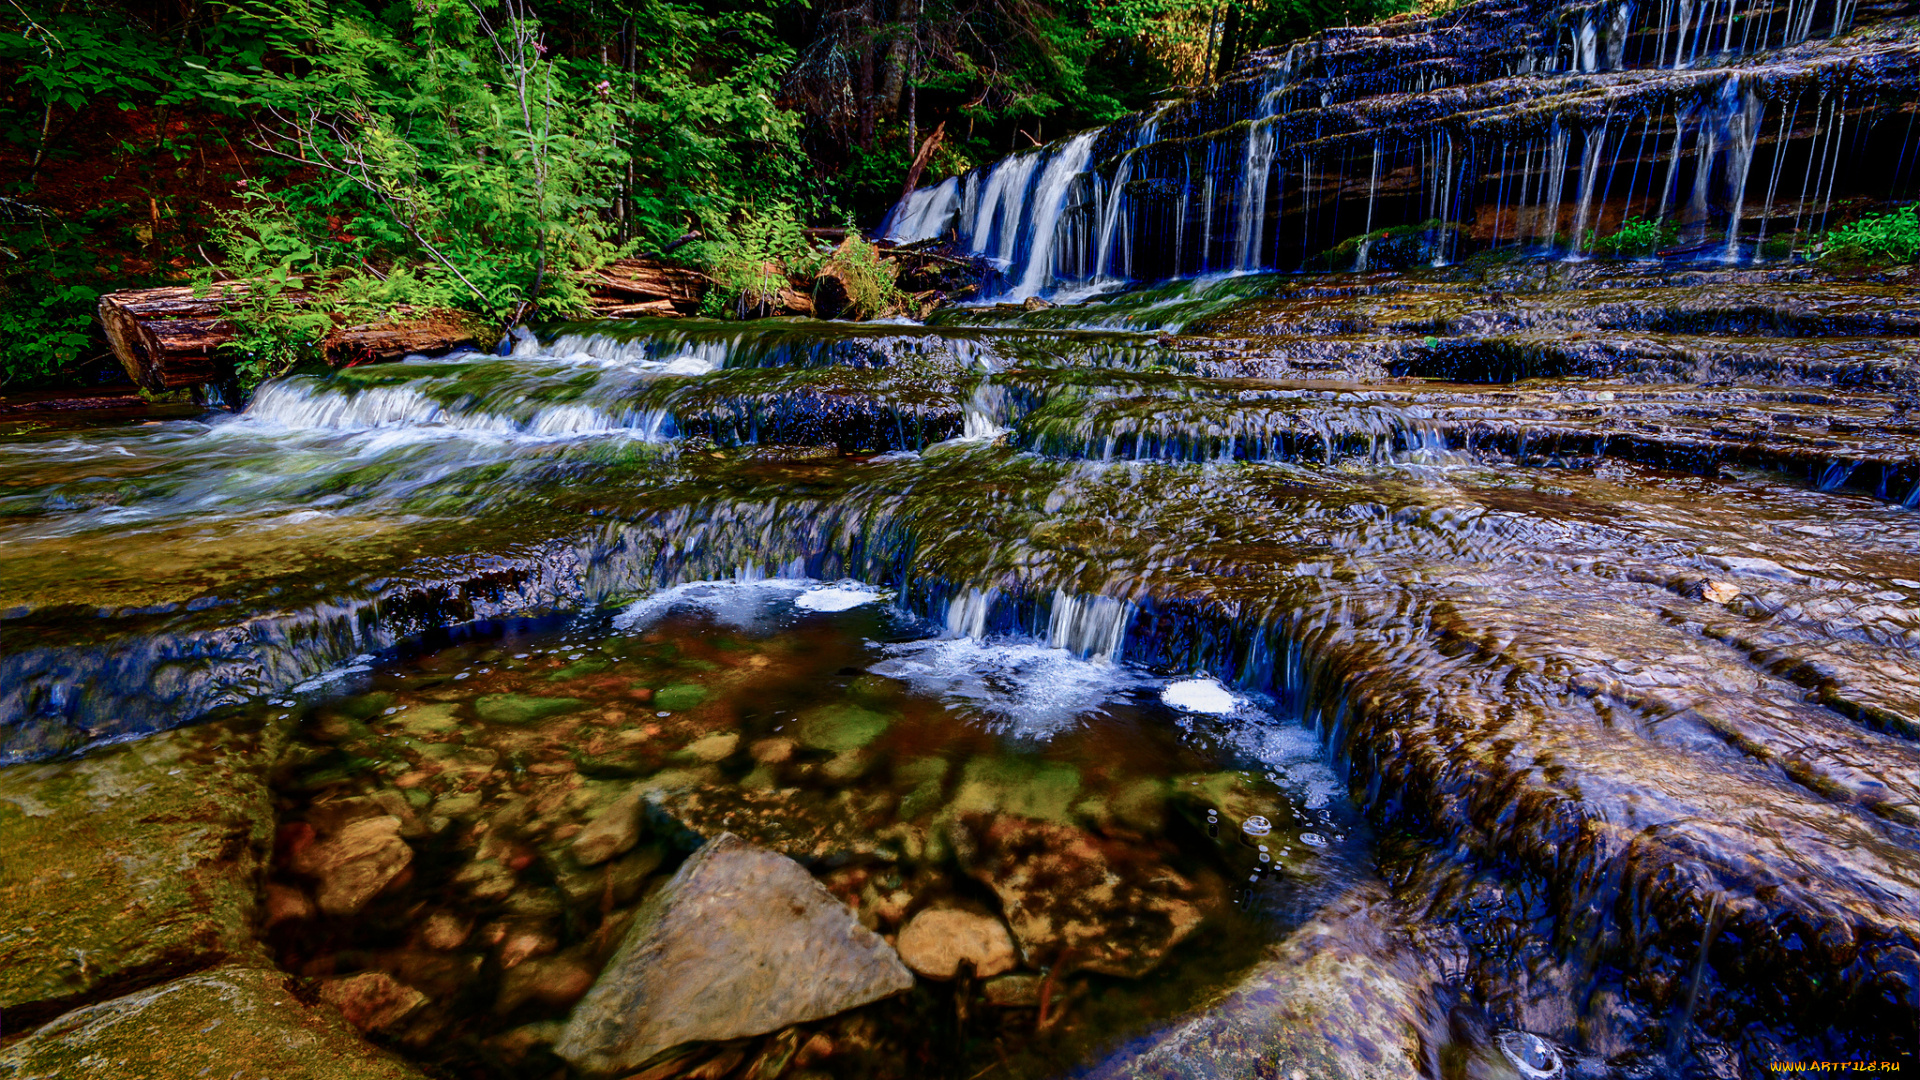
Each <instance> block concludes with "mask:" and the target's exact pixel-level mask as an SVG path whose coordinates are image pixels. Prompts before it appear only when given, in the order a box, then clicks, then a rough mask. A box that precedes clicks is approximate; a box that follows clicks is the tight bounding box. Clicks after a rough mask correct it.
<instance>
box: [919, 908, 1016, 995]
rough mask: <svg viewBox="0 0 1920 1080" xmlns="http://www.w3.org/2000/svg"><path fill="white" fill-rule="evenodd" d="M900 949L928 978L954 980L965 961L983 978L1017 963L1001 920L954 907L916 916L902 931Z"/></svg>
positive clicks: (1009, 938)
mask: <svg viewBox="0 0 1920 1080" xmlns="http://www.w3.org/2000/svg"><path fill="white" fill-rule="evenodd" d="M898 948H899V950H900V959H902V960H904V961H906V964H907V966H908V967H910V968H912V969H913V970H914V972H915V973H916V974H919V975H924V976H926V977H927V978H929V979H951V978H953V977H954V975H955V974H957V973H958V972H959V970H960V965H961V964H962V963H963V962H965V963H970V964H972V965H973V974H974V975H975V976H976V977H978V978H982V979H984V978H989V977H991V976H994V975H1000V974H1003V973H1005V972H1008V971H1012V970H1013V968H1014V965H1015V962H1016V958H1015V956H1014V951H1013V936H1012V935H1010V934H1008V933H1007V928H1006V927H1005V926H1003V925H1001V922H1000V920H999V919H995V918H992V917H990V916H986V915H976V914H974V913H973V912H971V911H959V910H956V909H952V908H929V909H928V910H926V911H922V912H921V913H920V914H918V915H915V916H914V917H913V918H912V919H911V920H910V921H908V923H907V925H906V928H905V929H903V930H901V931H900V940H899V943H898Z"/></svg>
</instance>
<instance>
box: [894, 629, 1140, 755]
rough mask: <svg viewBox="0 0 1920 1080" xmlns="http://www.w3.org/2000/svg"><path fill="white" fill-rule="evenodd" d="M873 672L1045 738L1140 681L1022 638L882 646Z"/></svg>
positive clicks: (1011, 729)
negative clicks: (884, 656)
mask: <svg viewBox="0 0 1920 1080" xmlns="http://www.w3.org/2000/svg"><path fill="white" fill-rule="evenodd" d="M886 651H887V653H888V654H889V659H887V660H884V661H882V662H881V663H879V664H876V665H874V666H873V667H872V668H871V670H872V671H873V672H874V674H876V675H885V676H888V677H890V678H895V679H899V680H901V681H902V682H905V683H907V684H908V685H909V686H911V687H913V689H914V690H916V691H918V692H920V693H923V694H927V695H929V696H931V697H937V698H940V699H942V700H944V701H945V702H947V703H948V704H949V705H950V706H953V707H955V708H958V709H960V710H961V711H963V712H968V713H972V714H975V715H977V716H979V717H980V718H981V719H984V720H986V721H988V722H989V723H990V724H991V725H992V726H993V727H994V728H995V729H996V730H998V731H1001V732H1004V733H1006V734H1009V735H1014V736H1019V737H1025V738H1040V739H1044V738H1047V737H1049V736H1051V735H1053V734H1054V733H1056V732H1059V731H1063V730H1066V729H1068V728H1071V727H1074V726H1076V725H1078V724H1079V723H1080V722H1081V721H1082V720H1084V719H1085V718H1087V717H1089V716H1095V715H1099V714H1100V713H1102V712H1103V711H1104V706H1105V705H1106V704H1107V703H1109V702H1111V701H1114V700H1116V699H1117V698H1119V697H1121V696H1122V695H1124V694H1125V693H1126V692H1127V691H1129V690H1131V689H1133V688H1135V687H1137V686H1139V685H1140V684H1141V682H1142V679H1141V677H1140V676H1139V675H1138V674H1136V673H1135V672H1133V671H1132V670H1131V669H1129V668H1126V667H1122V666H1120V665H1117V664H1109V663H1105V662H1103V661H1099V660H1087V659H1083V658H1081V657H1079V656H1077V655H1075V654H1074V653H1071V652H1068V651H1067V650H1066V649H1055V648H1049V647H1047V646H1046V645H1042V644H1040V643H1038V642H1035V641H1031V640H1027V639H1017V638H1015V639H1005V638H994V639H988V640H984V641H982V640H978V639H975V638H941V639H937V640H932V641H912V642H905V643H902V644H897V645H889V646H887V647H886Z"/></svg>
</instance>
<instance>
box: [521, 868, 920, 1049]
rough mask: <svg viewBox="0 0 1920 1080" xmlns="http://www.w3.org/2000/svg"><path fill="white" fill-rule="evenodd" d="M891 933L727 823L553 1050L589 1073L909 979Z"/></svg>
mask: <svg viewBox="0 0 1920 1080" xmlns="http://www.w3.org/2000/svg"><path fill="white" fill-rule="evenodd" d="M912 983H913V976H912V975H911V974H909V973H908V971H907V969H906V968H905V967H904V966H903V965H902V964H901V963H900V958H899V956H898V955H897V954H895V953H894V951H893V950H892V949H891V948H890V947H888V946H887V944H886V943H885V942H883V941H881V940H880V939H879V937H877V936H876V935H874V934H873V933H872V932H871V931H869V930H866V929H865V928H863V927H861V926H860V925H859V924H858V923H856V922H855V921H854V919H853V913H852V912H850V911H848V910H847V909H846V908H845V907H844V906H843V905H841V903H840V902H839V901H838V900H836V899H834V898H833V896H832V895H831V894H829V893H828V892H827V891H826V890H825V889H823V888H821V886H820V884H819V883H818V882H816V881H815V880H814V879H813V878H812V877H811V876H810V875H809V874H808V873H807V872H806V871H805V870H804V869H803V868H801V867H800V865H799V864H797V863H795V862H793V861H792V860H790V859H787V858H785V857H783V856H780V855H777V854H774V853H772V852H768V851H764V850H761V849H758V848H755V847H754V846H752V845H751V844H748V843H746V842H745V841H743V840H741V839H739V838H738V837H735V836H733V835H732V834H730V833H722V834H721V835H719V836H717V837H715V838H714V839H712V840H710V841H708V842H707V843H706V844H705V845H703V846H702V847H701V849H700V850H699V851H698V852H696V853H695V854H694V855H693V857H692V858H690V859H688V860H687V861H686V863H684V864H682V866H681V868H680V870H679V872H678V873H676V874H675V875H674V877H673V878H672V880H670V881H668V882H667V884H666V885H665V886H663V887H662V888H661V890H660V892H659V893H658V894H656V895H655V896H654V897H653V898H652V899H651V900H649V901H648V903H647V904H646V906H644V907H642V908H641V910H640V911H639V913H638V914H637V915H636V916H635V918H634V922H633V925H632V927H631V928H630V929H628V931H627V936H626V940H625V941H623V942H622V943H621V945H620V948H619V951H617V952H615V953H614V956H613V959H612V960H610V961H608V964H607V967H606V970H604V971H603V972H601V974H600V978H599V980H598V981H596V982H595V983H594V985H593V988H592V989H591V990H589V991H588V992H587V996H586V997H585V998H584V999H582V1000H581V1002H580V1004H579V1006H578V1007H577V1008H576V1009H575V1010H574V1012H573V1016H572V1018H571V1019H570V1020H569V1021H568V1022H567V1028H566V1031H565V1032H564V1033H563V1034H562V1035H561V1037H560V1041H559V1042H558V1043H557V1044H556V1045H555V1052H557V1053H558V1054H559V1055H560V1056H561V1057H564V1058H566V1059H567V1060H568V1061H570V1062H572V1063H573V1064H574V1065H576V1066H578V1067H580V1068H582V1069H584V1070H586V1071H588V1072H589V1073H595V1074H599V1073H612V1072H616V1071H622V1070H628V1069H634V1068H638V1067H639V1066H641V1065H642V1064H644V1063H645V1062H647V1061H648V1060H649V1059H651V1058H652V1057H653V1056H654V1055H655V1054H657V1053H659V1052H661V1051H663V1050H667V1049H670V1048H672V1047H675V1046H678V1045H680V1044H681V1043H685V1042H692V1041H716V1040H725V1039H736V1038H742V1037H746V1036H752V1035H763V1034H766V1033H767V1032H770V1031H776V1030H778V1029H780V1028H784V1027H787V1026H789V1025H792V1024H797V1023H804V1022H806V1021H809V1020H819V1019H821V1018H823V1017H828V1016H832V1015H834V1014H835V1013H840V1012H844V1011H846V1010H848V1009H851V1008H855V1007H858V1006H861V1005H865V1004H867V1003H869V1002H872V1001H875V1000H878V999H880V998H883V997H887V996H889V995H892V994H897V993H900V992H901V991H903V990H906V989H907V988H908V987H910V986H911V985H912Z"/></svg>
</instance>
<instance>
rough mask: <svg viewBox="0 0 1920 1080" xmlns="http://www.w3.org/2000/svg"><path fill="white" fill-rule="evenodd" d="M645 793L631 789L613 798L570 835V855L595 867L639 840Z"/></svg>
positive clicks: (584, 864)
mask: <svg viewBox="0 0 1920 1080" xmlns="http://www.w3.org/2000/svg"><path fill="white" fill-rule="evenodd" d="M645 795H646V792H645V790H644V789H642V788H638V787H636V788H633V789H632V790H630V791H628V792H627V793H626V794H625V795H622V796H620V797H619V798H618V799H615V800H614V801H613V803H612V804H611V805H609V806H608V807H607V808H606V809H605V810H602V811H600V815H599V816H598V817H596V818H594V819H593V821H592V822H590V823H589V824H588V825H587V827H586V828H584V829H582V830H580V835H578V836H576V837H574V838H573V847H572V849H571V850H572V851H573V857H574V859H575V860H576V861H577V862H579V864H580V865H581V866H598V865H600V864H601V863H603V862H606V861H607V860H608V859H611V858H613V857H614V856H615V855H619V854H621V853H622V852H625V851H628V850H630V849H631V848H632V847H633V845H635V844H637V843H639V842H640V825H641V818H640V809H641V806H642V802H643V800H644V798H645Z"/></svg>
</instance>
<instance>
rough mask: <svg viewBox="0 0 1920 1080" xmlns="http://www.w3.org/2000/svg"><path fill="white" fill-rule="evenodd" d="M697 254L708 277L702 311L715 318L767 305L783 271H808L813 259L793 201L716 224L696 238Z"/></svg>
mask: <svg viewBox="0 0 1920 1080" xmlns="http://www.w3.org/2000/svg"><path fill="white" fill-rule="evenodd" d="M698 257H699V260H700V262H701V263H702V264H703V265H704V266H705V267H706V271H707V275H708V276H709V277H711V278H712V279H713V287H712V288H710V289H708V290H707V295H706V297H705V298H704V299H703V300H702V301H701V305H702V312H703V313H704V314H707V315H711V316H714V317H719V318H727V317H731V318H740V319H744V318H749V317H751V316H752V315H754V314H756V313H763V312H765V311H767V310H770V309H771V308H772V307H773V304H774V298H775V296H777V295H778V293H779V292H780V290H781V289H784V288H786V287H787V279H788V275H790V274H798V275H802V276H808V275H811V274H812V273H813V271H814V269H815V268H816V267H817V265H818V263H819V259H818V257H817V255H815V254H814V253H812V252H811V251H810V250H809V249H808V247H807V237H806V232H805V231H804V229H803V227H802V226H801V224H800V221H799V219H798V218H797V217H796V216H795V214H794V207H793V204H792V203H786V202H778V203H774V204H773V205H772V206H770V207H768V208H767V209H765V210H760V211H752V212H749V213H746V214H744V215H742V216H741V218H740V220H739V221H738V222H737V223H735V224H733V225H730V226H727V225H723V226H721V227H719V228H718V229H716V230H715V235H714V237H713V238H712V239H710V240H708V241H706V242H704V243H703V244H701V246H700V250H699V255H698Z"/></svg>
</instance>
